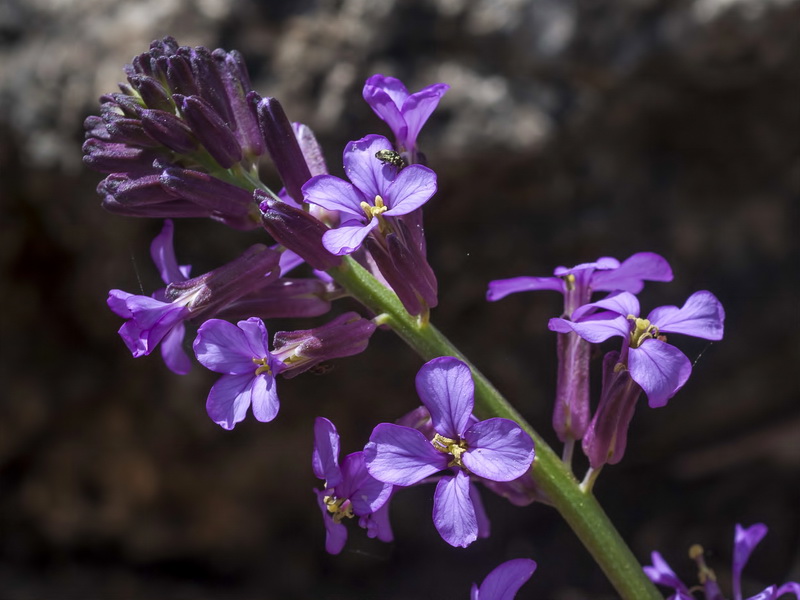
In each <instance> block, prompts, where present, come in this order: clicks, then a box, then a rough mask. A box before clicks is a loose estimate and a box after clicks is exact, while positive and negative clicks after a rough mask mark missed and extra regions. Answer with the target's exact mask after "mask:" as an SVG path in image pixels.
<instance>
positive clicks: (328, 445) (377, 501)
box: [312, 417, 394, 554]
mask: <svg viewBox="0 0 800 600" xmlns="http://www.w3.org/2000/svg"><path fill="white" fill-rule="evenodd" d="M312 466H313V468H314V474H315V475H316V476H317V477H318V478H320V479H323V480H324V481H325V489H324V490H323V491H322V492H320V491H319V490H314V493H315V494H316V495H317V502H318V503H319V507H320V510H321V511H322V515H323V518H324V520H325V530H326V533H327V535H326V539H325V549H326V550H327V551H328V552H329V553H330V554H339V552H341V551H342V548H344V544H345V542H346V541H347V529H346V528H345V526H344V524H343V523H342V520H343V519H345V518H348V519H349V518H352V517H353V516H358V517H359V525H360V526H361V527H363V528H364V529H366V530H367V535H368V536H369V537H377V538H378V539H379V540H381V541H383V542H391V541H392V540H393V539H394V537H393V536H392V528H391V525H390V523H389V512H388V509H389V505H388V501H389V498H390V496H391V494H392V486H391V485H389V484H388V483H382V482H380V481H378V480H377V479H375V478H374V477H372V476H371V475H370V474H369V473H368V472H367V469H366V467H365V466H364V453H363V452H353V453H352V454H348V455H347V456H346V457H345V458H344V460H343V461H342V464H341V466H340V465H339V433H338V432H337V431H336V427H335V426H334V425H333V423H331V422H330V421H329V420H328V419H325V418H324V417H317V419H316V421H315V422H314V453H313V456H312Z"/></svg>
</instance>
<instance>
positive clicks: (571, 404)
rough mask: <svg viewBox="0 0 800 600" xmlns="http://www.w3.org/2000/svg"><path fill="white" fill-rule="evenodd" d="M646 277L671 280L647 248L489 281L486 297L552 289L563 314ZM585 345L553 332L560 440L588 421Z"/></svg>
mask: <svg viewBox="0 0 800 600" xmlns="http://www.w3.org/2000/svg"><path fill="white" fill-rule="evenodd" d="M645 280H651V281H670V280H672V269H670V266H669V264H668V263H667V261H666V260H665V259H664V258H663V257H661V256H659V255H658V254H654V253H652V252H639V253H637V254H634V255H632V256H630V257H629V258H627V259H626V260H625V261H624V262H622V263H620V262H619V261H618V260H617V259H615V258H611V257H608V256H604V257H601V258H598V259H597V261H595V262H591V263H583V264H580V265H576V266H574V267H572V268H569V269H568V268H566V267H558V268H556V269H555V271H554V277H514V278H512V279H499V280H496V281H491V282H489V289H488V291H487V293H486V299H487V300H489V301H495V300H500V299H501V298H504V297H506V296H507V295H508V294H513V293H515V292H525V291H532V290H554V291H558V292H561V293H562V294H563V296H564V310H563V312H562V314H561V316H562V317H566V318H569V317H570V316H572V313H573V311H574V310H575V309H577V308H578V307H579V306H582V305H583V304H586V303H588V302H590V301H591V298H592V294H593V293H594V292H602V291H607V292H610V291H628V292H632V293H634V294H635V293H637V292H639V291H640V290H641V289H642V287H643V286H644V281H645ZM589 353H590V346H589V344H588V343H587V342H585V341H584V340H582V339H581V338H580V337H578V336H577V335H576V334H574V333H572V332H567V333H563V334H562V335H559V336H558V377H557V381H556V401H555V406H554V410H553V428H554V429H555V431H556V434H557V435H558V438H559V439H560V440H561V441H562V442H566V441H568V440H580V439H581V438H582V437H583V436H584V435H585V433H586V429H587V427H588V425H589V415H590V406H589Z"/></svg>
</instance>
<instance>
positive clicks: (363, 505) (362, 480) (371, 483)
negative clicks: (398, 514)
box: [336, 452, 392, 517]
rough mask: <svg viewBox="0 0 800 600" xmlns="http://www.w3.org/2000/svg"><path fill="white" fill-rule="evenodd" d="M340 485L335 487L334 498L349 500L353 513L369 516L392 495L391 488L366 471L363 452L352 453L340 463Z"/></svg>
mask: <svg viewBox="0 0 800 600" xmlns="http://www.w3.org/2000/svg"><path fill="white" fill-rule="evenodd" d="M342 479H343V481H342V483H341V484H340V485H339V486H337V487H336V496H337V497H339V498H349V499H350V502H351V503H352V505H353V512H354V513H355V514H357V515H358V516H360V517H361V516H365V515H369V514H371V513H373V512H375V511H376V510H378V509H379V508H380V507H381V506H383V505H384V504H385V503H386V501H387V500H389V496H391V494H392V486H391V484H388V483H383V482H382V481H378V480H377V479H375V478H374V477H373V476H372V475H370V474H369V472H368V471H367V467H366V464H365V462H364V453H363V452H353V453H352V454H348V455H347V456H345V458H344V460H343V461H342Z"/></svg>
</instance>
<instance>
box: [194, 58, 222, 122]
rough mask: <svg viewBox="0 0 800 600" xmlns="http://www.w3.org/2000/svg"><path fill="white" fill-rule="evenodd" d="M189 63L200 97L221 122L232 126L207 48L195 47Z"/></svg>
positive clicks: (220, 77) (220, 78)
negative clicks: (211, 108)
mask: <svg viewBox="0 0 800 600" xmlns="http://www.w3.org/2000/svg"><path fill="white" fill-rule="evenodd" d="M189 61H190V62H191V65H192V72H193V73H194V78H195V81H196V82H197V88H198V90H199V92H200V97H201V98H203V100H205V101H206V102H207V103H208V104H209V105H210V106H212V107H213V109H214V111H215V112H216V113H217V115H219V117H220V118H221V119H222V121H223V122H225V123H227V124H229V125H233V115H232V114H231V110H230V106H229V105H228V99H227V97H226V96H225V92H224V90H225V85H224V83H223V81H222V76H221V74H220V72H219V70H218V69H217V65H216V64H215V63H214V59H213V58H212V56H211V53H210V52H209V51H208V48H204V47H203V46H197V47H196V48H194V49H192V50H191V51H190V58H189Z"/></svg>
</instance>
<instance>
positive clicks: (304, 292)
mask: <svg viewBox="0 0 800 600" xmlns="http://www.w3.org/2000/svg"><path fill="white" fill-rule="evenodd" d="M330 309H331V302H330V300H328V299H327V286H326V285H325V283H323V282H322V281H320V280H319V279H286V278H283V277H282V278H280V279H278V280H277V281H273V282H272V283H270V284H269V285H266V286H264V287H263V288H261V289H260V290H257V291H255V292H253V293H252V294H248V295H247V296H245V297H243V298H240V299H239V300H237V301H236V302H234V303H233V304H231V305H230V306H228V307H227V308H225V309H224V310H222V311H220V312H219V313H218V314H217V317H219V318H220V319H225V320H227V321H237V320H242V319H247V318H249V317H259V318H261V319H289V318H298V317H318V316H319V315H324V314H325V313H327V312H328V311H329V310H330Z"/></svg>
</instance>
